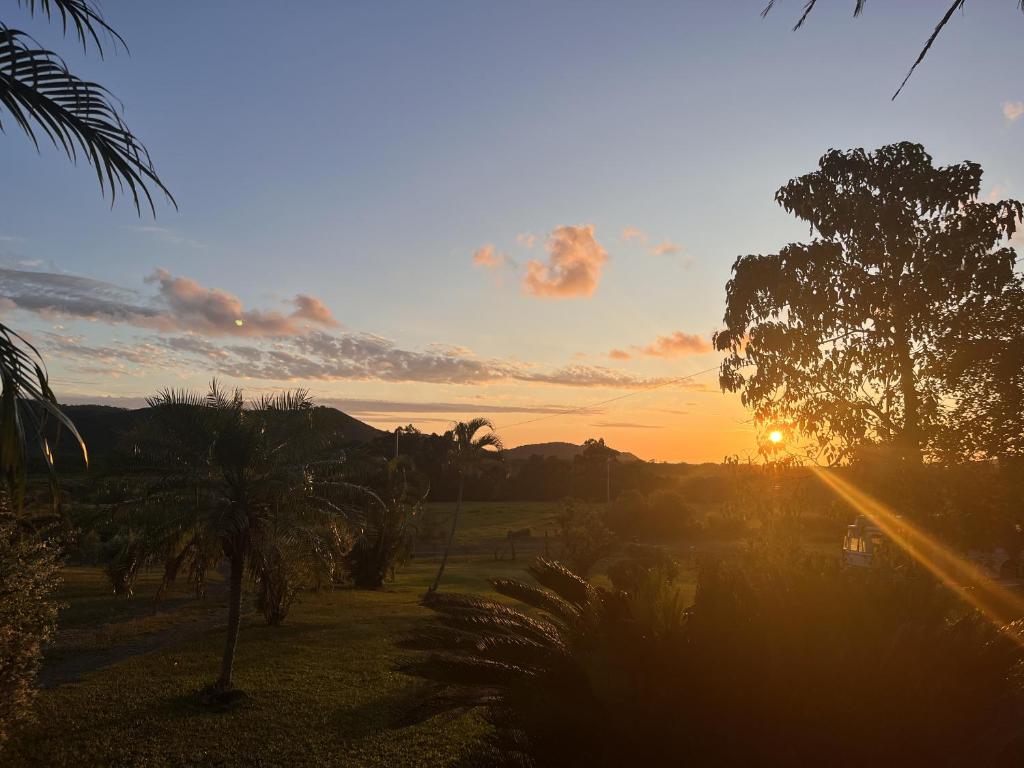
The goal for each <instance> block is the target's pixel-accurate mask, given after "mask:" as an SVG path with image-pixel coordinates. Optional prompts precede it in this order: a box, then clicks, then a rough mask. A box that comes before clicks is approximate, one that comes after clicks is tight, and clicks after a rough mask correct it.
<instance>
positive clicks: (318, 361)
mask: <svg viewBox="0 0 1024 768" xmlns="http://www.w3.org/2000/svg"><path fill="white" fill-rule="evenodd" d="M570 229H572V228H570ZM578 229H580V230H582V231H581V232H572V233H568V234H566V233H558V232H557V231H556V233H555V235H553V238H554V240H555V244H554V246H553V249H552V250H553V253H556V254H557V253H561V252H562V249H565V248H569V249H572V248H576V249H583V250H585V251H586V250H588V249H589V250H590V251H591V252H593V251H594V249H600V246H597V245H596V242H594V241H593V233H592V231H591V229H590V228H587V227H583V228H578ZM559 238H562V239H561V240H559ZM588 239H589V241H590V242H589V243H588V242H587V241H588ZM592 257H593V253H591V254H590V256H589V258H592ZM147 283H148V284H150V285H154V286H156V293H155V295H150V296H146V295H143V294H142V293H140V292H138V291H133V290H129V289H125V288H121V287H120V286H116V285H113V284H111V283H106V282H103V281H99V280H92V279H90V278H85V277H79V276H76V275H68V274H59V273H50V272H29V271H25V270H12V269H0V304H2V306H3V307H4V308H6V309H8V310H13V309H18V310H22V311H28V312H33V313H36V314H38V315H41V316H53V315H56V316H66V317H70V318H79V319H88V320H93V321H97V322H103V323H108V324H111V325H125V326H131V327H135V328H139V329H146V330H149V331H157V332H159V334H160V335H150V336H147V337H144V338H142V339H138V340H137V341H136V342H134V343H127V342H120V341H119V342H116V343H111V344H106V345H102V346H95V345H90V344H88V343H87V342H86V340H85V339H83V338H79V337H74V336H69V335H66V334H65V335H57V334H48V335H44V336H43V339H42V342H41V343H43V346H45V347H46V349H47V352H48V353H51V354H53V355H54V356H55V357H56V358H58V359H62V360H65V361H67V362H70V363H73V365H74V370H76V371H79V372H88V373H96V374H100V373H102V372H104V371H105V372H107V373H109V374H110V375H127V373H128V371H129V368H130V369H131V370H132V372H133V373H138V374H141V373H142V372H143V371H149V372H150V373H156V372H163V371H168V370H174V371H177V372H190V373H198V372H202V373H203V374H209V373H217V374H222V375H225V376H231V377H235V378H240V379H249V380H261V381H277V382H294V381H310V382H312V381H383V382H421V383H434V384H486V383H490V382H521V383H528V384H537V385H556V386H565V387H606V388H615V389H641V388H646V387H650V386H656V385H659V384H663V383H666V382H667V381H668V380H667V379H663V378H652V377H645V376H638V375H635V374H633V373H629V372H627V371H620V370H616V369H614V368H608V367H605V366H601V365H585V364H571V365H566V366H563V367H549V366H542V365H538V364H535V363H529V362H523V361H520V360H509V359H502V358H485V357H480V356H477V355H476V354H474V353H473V351H472V350H469V349H467V348H465V347H461V346H455V345H450V344H441V343H436V344H430V345H428V346H427V347H426V348H424V349H419V350H413V349H403V348H401V347H399V346H398V345H397V344H395V343H394V342H393V341H391V340H390V339H386V338H383V337H381V336H376V335H374V334H370V333H360V332H357V331H342V330H335V329H337V328H339V324H338V322H337V320H336V319H335V318H334V316H333V315H332V314H331V313H330V311H329V310H328V309H327V307H326V306H325V305H324V304H323V303H322V302H321V301H319V300H318V299H316V298H314V297H312V296H307V295H305V294H300V295H298V296H296V297H295V298H294V299H292V300H291V302H290V303H291V304H292V305H293V306H294V310H293V311H292V312H291V313H289V314H284V313H282V312H278V311H273V310H251V309H246V308H245V307H244V306H243V305H242V302H241V300H240V299H239V298H238V297H237V296H235V295H234V294H231V293H228V292H227V291H224V290H220V289H212V288H207V287H205V286H202V285H200V284H199V283H198V282H196V281H195V280H192V279H190V278H185V277H176V276H174V275H172V274H171V273H170V272H168V271H167V270H164V269H158V270H156V271H155V272H154V273H153V274H152V275H151V276H150V277H149V278H147ZM328 329H332V330H330V331H329V330H328ZM232 338H234V339H236V340H234V341H232Z"/></svg>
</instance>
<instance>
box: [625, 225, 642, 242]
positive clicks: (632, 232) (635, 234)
mask: <svg viewBox="0 0 1024 768" xmlns="http://www.w3.org/2000/svg"><path fill="white" fill-rule="evenodd" d="M619 237H620V238H621V239H622V241H623V242H624V243H628V242H629V241H630V240H636V241H638V242H641V243H646V242H647V233H646V232H643V231H641V230H639V229H637V228H636V227H626V228H625V229H623V230H622V233H621V234H620V235H619Z"/></svg>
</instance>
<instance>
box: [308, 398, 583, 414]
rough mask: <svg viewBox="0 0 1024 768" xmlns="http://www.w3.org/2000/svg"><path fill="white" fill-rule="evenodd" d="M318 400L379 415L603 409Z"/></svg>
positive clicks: (541, 412)
mask: <svg viewBox="0 0 1024 768" xmlns="http://www.w3.org/2000/svg"><path fill="white" fill-rule="evenodd" d="M317 402H318V403H320V404H321V405H329V406H332V407H334V408H337V409H339V410H342V411H345V413H350V414H352V415H354V416H361V415H366V416H369V415H374V416H378V417H384V416H403V415H411V414H421V413H452V414H466V413H473V414H480V413H528V414H541V415H544V414H554V413H564V412H565V411H568V410H571V411H572V412H573V413H575V414H579V413H585V414H587V415H598V414H600V413H602V411H601V410H600V409H597V408H583V409H577V408H576V407H575V406H570V405H550V404H545V405H505V404H501V405H499V404H495V403H486V402H479V401H473V402H471V403H468V402H467V403H452V402H407V401H401V400H368V399H362V398H342V397H320V398H317Z"/></svg>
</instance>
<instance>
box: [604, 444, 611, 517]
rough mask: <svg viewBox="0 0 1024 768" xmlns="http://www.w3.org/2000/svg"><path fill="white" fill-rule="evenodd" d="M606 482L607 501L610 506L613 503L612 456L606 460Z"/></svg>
mask: <svg viewBox="0 0 1024 768" xmlns="http://www.w3.org/2000/svg"><path fill="white" fill-rule="evenodd" d="M604 484H605V501H606V503H607V504H608V506H609V507H610V506H611V505H612V457H611V456H609V457H608V458H606V459H605V460H604Z"/></svg>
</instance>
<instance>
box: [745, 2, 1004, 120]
mask: <svg viewBox="0 0 1024 768" xmlns="http://www.w3.org/2000/svg"><path fill="white" fill-rule="evenodd" d="M776 1H777V0H769V2H768V5H766V6H765V7H764V10H762V11H761V15H762V16H767V15H768V13H769V12H770V11H771V10H772V8H774V7H775V3H776ZM865 2H866V0H854V6H853V15H854V16H855V17H856V16H860V14H861V12H862V11H863V10H864V5H865ZM817 4H818V0H807V2H806V3H805V4H804V7H803V10H802V11H801V13H800V18H799V19H797V22H796V24H795V25H794V26H793V31H794V32H795V31H796V30H798V29H800V27H802V26H803V25H804V22H805V21H807V17H808V16H810V15H811V11H813V10H814V7H815V6H816V5H817ZM966 4H967V0H953V2H952V4H951V5H950V6H949V8H947V9H946V12H945V13H944V14H943V15H942V18H940V19H939V22H938V24H936V25H935V29H933V30H932V33H931V35H929V36H928V39H927V40H926V41H925V44H924V47H923V48H922V49H921V52H920V53H919V54H917V58H916V59H915V60H914V63H913V64H912V65H911V67H910V71H909V72H907V75H906V77H904V78H903V82H902V83H900V87H899V88H897V89H896V93H894V94H893V95H892V98H893V99H894V100H895V99H896V97H897V96H899V95H900V92H901V91H902V90H903V87H904V86H905V85H906V84H907V81H908V80H910V76H911V75H913V74H914V70H915V69H917V67H918V65H919V64H920V63H921V62H922V61H924V57H925V56H927V55H928V51H930V50H931V47H932V45H933V44H934V43H935V41H936V40H937V39H938V37H939V33H940V32H942V30H943V29H944V28H945V27H946V25H947V24H948V23H949V21H950V19H952V18H953V14H954V13H956V12H957V11H962V10H963V9H964V6H965V5H966ZM1017 7H1018V8H1020V10H1021V11H1024V0H1017Z"/></svg>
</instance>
